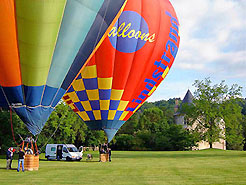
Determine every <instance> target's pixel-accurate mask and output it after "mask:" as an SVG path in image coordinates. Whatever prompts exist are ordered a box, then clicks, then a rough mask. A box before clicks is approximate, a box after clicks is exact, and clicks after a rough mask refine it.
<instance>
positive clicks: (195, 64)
mask: <svg viewBox="0 0 246 185" xmlns="http://www.w3.org/2000/svg"><path fill="white" fill-rule="evenodd" d="M170 2H171V3H172V5H173V7H174V9H175V11H176V14H177V16H178V19H179V23H180V46H179V51H178V54H177V56H176V59H175V61H174V63H173V66H172V68H171V70H170V72H169V73H168V75H167V77H166V78H165V79H164V80H163V82H162V83H161V85H160V86H159V87H158V88H157V90H156V91H155V92H154V94H153V95H152V96H151V97H150V98H149V99H148V101H151V102H152V101H158V100H163V99H164V100H167V99H169V98H174V97H175V98H178V97H180V98H181V99H183V97H184V95H185V93H186V91H187V90H188V89H190V90H191V92H192V93H193V92H194V91H195V87H194V86H193V84H194V82H195V80H204V79H205V78H208V77H209V78H210V80H211V81H212V82H213V84H218V83H220V82H221V81H222V80H225V82H226V84H227V85H228V86H231V85H232V84H238V85H240V86H242V87H243V91H242V95H243V97H246V11H245V10H246V0H170Z"/></svg>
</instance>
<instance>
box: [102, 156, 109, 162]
mask: <svg viewBox="0 0 246 185" xmlns="http://www.w3.org/2000/svg"><path fill="white" fill-rule="evenodd" d="M108 161H109V154H100V162H108Z"/></svg>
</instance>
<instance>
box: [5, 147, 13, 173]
mask: <svg viewBox="0 0 246 185" xmlns="http://www.w3.org/2000/svg"><path fill="white" fill-rule="evenodd" d="M12 159H13V153H12V151H11V148H9V149H8V150H7V153H6V160H7V165H6V169H7V170H9V169H11V163H12Z"/></svg>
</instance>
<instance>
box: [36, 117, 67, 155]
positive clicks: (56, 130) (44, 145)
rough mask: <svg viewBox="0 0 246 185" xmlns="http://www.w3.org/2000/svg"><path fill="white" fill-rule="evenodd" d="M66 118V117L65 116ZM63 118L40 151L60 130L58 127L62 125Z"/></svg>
mask: <svg viewBox="0 0 246 185" xmlns="http://www.w3.org/2000/svg"><path fill="white" fill-rule="evenodd" d="M63 119H64V118H63ZM63 119H62V120H61V121H60V123H59V125H58V127H57V128H56V130H55V131H54V132H53V134H51V136H50V137H49V138H48V140H47V142H46V143H45V144H44V145H43V146H42V147H41V148H40V151H42V149H43V147H44V146H46V145H47V143H48V142H49V140H50V139H51V138H52V137H53V136H54V134H55V133H56V131H57V130H58V128H59V127H60V125H61V123H62V121H63Z"/></svg>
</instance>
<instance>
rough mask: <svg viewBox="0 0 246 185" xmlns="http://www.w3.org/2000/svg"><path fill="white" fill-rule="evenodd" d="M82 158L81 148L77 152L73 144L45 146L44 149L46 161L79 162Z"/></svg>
mask: <svg viewBox="0 0 246 185" xmlns="http://www.w3.org/2000/svg"><path fill="white" fill-rule="evenodd" d="M82 156H83V147H82V146H81V147H79V150H78V149H77V148H76V146H74V145H73V144H47V145H46V149H45V158H47V160H55V159H57V160H67V161H71V160H77V161H80V160H81V159H82Z"/></svg>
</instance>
